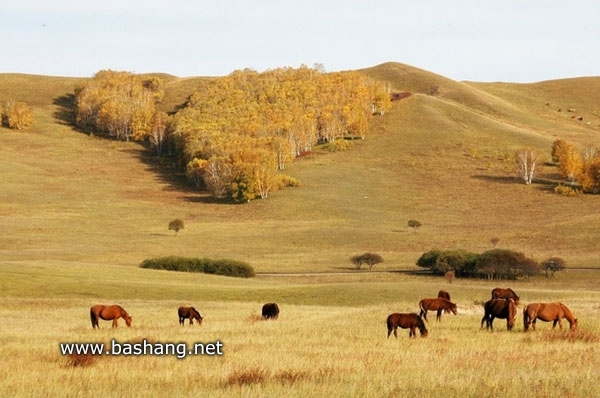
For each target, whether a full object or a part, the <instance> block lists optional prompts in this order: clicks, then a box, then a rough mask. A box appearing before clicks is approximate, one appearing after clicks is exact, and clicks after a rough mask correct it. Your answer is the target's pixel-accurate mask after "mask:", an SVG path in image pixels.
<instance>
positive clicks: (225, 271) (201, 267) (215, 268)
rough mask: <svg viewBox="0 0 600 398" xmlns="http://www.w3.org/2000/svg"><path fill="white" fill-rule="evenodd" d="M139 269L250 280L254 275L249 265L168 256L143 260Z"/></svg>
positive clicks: (222, 260) (235, 261)
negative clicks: (201, 273)
mask: <svg viewBox="0 0 600 398" xmlns="http://www.w3.org/2000/svg"><path fill="white" fill-rule="evenodd" d="M140 267H141V268H150V269H162V270H167V271H182V272H203V273H205V274H215V275H224V276H234V277H238V278H251V277H253V276H254V275H255V273H254V268H253V267H252V266H251V265H250V264H248V263H245V262H243V261H237V260H227V259H221V260H212V259H208V258H191V257H177V256H169V257H160V258H151V259H147V260H144V261H143V262H142V264H140Z"/></svg>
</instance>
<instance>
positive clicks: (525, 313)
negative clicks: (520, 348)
mask: <svg viewBox="0 0 600 398" xmlns="http://www.w3.org/2000/svg"><path fill="white" fill-rule="evenodd" d="M528 325H529V314H528V311H527V306H525V308H523V330H525V331H527V329H529V327H528Z"/></svg>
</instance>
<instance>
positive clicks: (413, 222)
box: [408, 220, 423, 231]
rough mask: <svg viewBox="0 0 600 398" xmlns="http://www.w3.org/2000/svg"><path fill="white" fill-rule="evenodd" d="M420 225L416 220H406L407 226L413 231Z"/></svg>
mask: <svg viewBox="0 0 600 398" xmlns="http://www.w3.org/2000/svg"><path fill="white" fill-rule="evenodd" d="M421 225H423V224H421V222H420V221H417V220H408V226H409V227H411V228H412V229H413V230H415V231H416V230H417V228H419V227H420V226H421Z"/></svg>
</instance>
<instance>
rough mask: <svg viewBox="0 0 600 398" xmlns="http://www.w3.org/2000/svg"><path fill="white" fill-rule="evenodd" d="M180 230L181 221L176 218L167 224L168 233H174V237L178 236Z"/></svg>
mask: <svg viewBox="0 0 600 398" xmlns="http://www.w3.org/2000/svg"><path fill="white" fill-rule="evenodd" d="M180 229H183V220H180V219H179V218H177V219H175V220H173V221H171V222H170V223H169V231H175V235H177V234H179V230H180Z"/></svg>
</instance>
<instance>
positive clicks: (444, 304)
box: [419, 297, 456, 322]
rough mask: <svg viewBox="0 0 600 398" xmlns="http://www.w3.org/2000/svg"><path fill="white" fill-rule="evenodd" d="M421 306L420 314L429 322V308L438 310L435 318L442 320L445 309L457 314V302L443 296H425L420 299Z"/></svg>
mask: <svg viewBox="0 0 600 398" xmlns="http://www.w3.org/2000/svg"><path fill="white" fill-rule="evenodd" d="M419 308H420V309H421V313H420V314H419V316H421V317H423V318H424V319H425V320H426V321H427V322H429V320H428V319H427V311H429V310H431V311H437V316H436V317H435V319H437V320H438V321H440V320H441V318H442V312H443V311H446V312H452V313H453V314H454V315H456V304H454V303H453V302H452V301H450V300H447V299H445V298H442V297H436V298H424V299H423V300H421V301H419Z"/></svg>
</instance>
